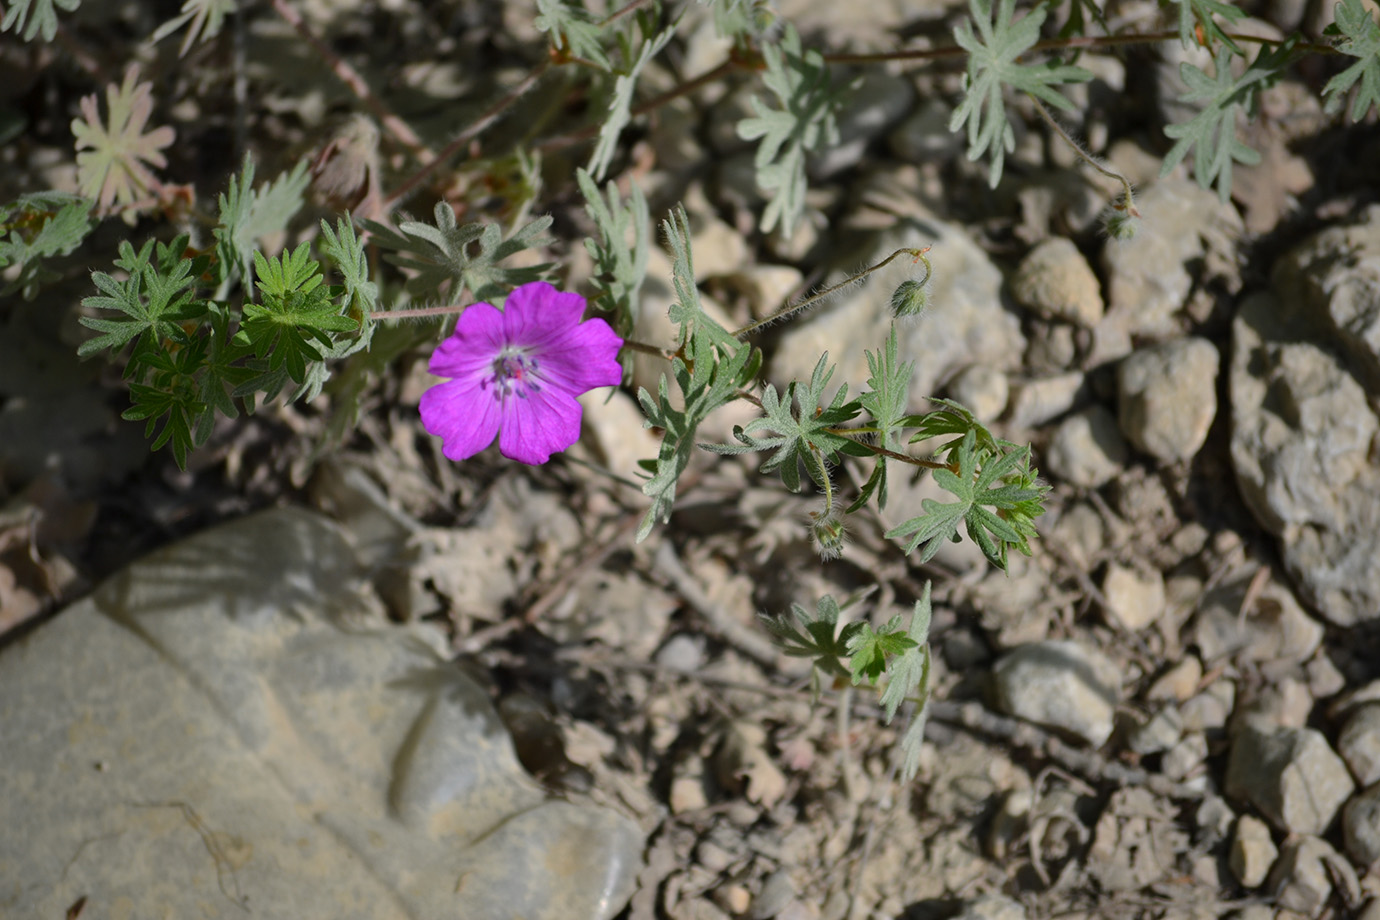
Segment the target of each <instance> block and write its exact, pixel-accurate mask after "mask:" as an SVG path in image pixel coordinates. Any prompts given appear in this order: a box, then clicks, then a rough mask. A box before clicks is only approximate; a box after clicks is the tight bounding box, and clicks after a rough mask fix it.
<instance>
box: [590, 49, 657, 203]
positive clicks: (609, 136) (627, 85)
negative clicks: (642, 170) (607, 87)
mask: <svg viewBox="0 0 1380 920" xmlns="http://www.w3.org/2000/svg"><path fill="white" fill-rule="evenodd" d="M678 24H679V23H678V22H677V23H672V24H671V25H670V26H667V27H666V28H665V29H663V30H662V31H661V32H659V33H657V34H656V35H654V36H652V37H650V38H648V37H646V36H644V37H643V40H642V44H641V46H640V47H639V48H638V51H637V54H636V56H634V55H633V54H632V52H631V51H630V50H629V49H628V48H627V47H625V48H624V53H623V58H624V60H625V61H628V62H629V64H628V65H627V66H626V67H625V68H624V69H623V71H622V72H621V73H619V74H618V76H617V77H616V78H615V79H614V81H613V96H612V98H611V99H610V100H609V110H608V113H607V114H606V115H604V118H603V120H602V121H601V122H600V123H599V140H598V141H596V142H595V144H594V153H592V154H591V155H590V158H589V167H588V168H589V172H590V174H591V175H592V176H593V177H594V178H595V179H602V178H604V173H605V172H606V171H607V170H608V168H609V164H610V163H612V162H613V154H614V152H615V151H616V150H617V149H618V138H619V136H620V135H622V133H623V129H624V128H626V127H627V126H628V122H629V121H631V120H632V102H633V91H634V90H635V89H636V88H637V78H638V76H639V75H641V73H642V69H643V68H644V67H646V66H647V64H648V63H649V62H650V61H651V59H652V58H654V57H656V55H657V54H658V53H660V51H661V49H662V48H664V47H666V43H667V42H669V41H670V40H671V36H673V35H675V34H676V26H677V25H678ZM624 44H625V46H626V42H624Z"/></svg>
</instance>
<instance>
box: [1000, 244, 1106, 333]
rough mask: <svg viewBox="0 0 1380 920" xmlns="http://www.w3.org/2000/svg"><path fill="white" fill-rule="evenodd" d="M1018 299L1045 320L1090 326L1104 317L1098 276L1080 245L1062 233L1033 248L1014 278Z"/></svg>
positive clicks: (1014, 288) (1015, 294)
mask: <svg viewBox="0 0 1380 920" xmlns="http://www.w3.org/2000/svg"><path fill="white" fill-rule="evenodd" d="M1011 295H1012V296H1013V297H1014V298H1015V299H1016V302H1017V303H1019V304H1020V305H1021V306H1023V307H1025V308H1026V309H1028V310H1030V311H1032V312H1034V313H1035V314H1037V315H1039V316H1041V317H1043V318H1045V319H1057V320H1062V321H1063V322H1066V323H1074V324H1076V325H1079V326H1085V327H1087V328H1089V329H1091V328H1092V327H1094V326H1096V325H1097V324H1098V323H1099V322H1100V321H1101V320H1102V311H1103V304H1102V291H1101V288H1100V287H1099V285H1098V281H1097V275H1095V274H1093V270H1092V266H1090V265H1089V264H1088V260H1087V259H1085V258H1083V254H1082V253H1081V252H1079V251H1078V247H1077V246H1075V245H1074V244H1073V241H1072V240H1069V239H1067V238H1065V237H1062V236H1056V237H1051V238H1050V239H1047V240H1045V241H1044V242H1042V243H1040V244H1039V245H1037V246H1036V247H1035V248H1034V249H1032V250H1031V251H1030V252H1029V254H1027V255H1026V257H1025V258H1024V259H1022V260H1021V263H1020V265H1018V266H1017V267H1016V273H1015V275H1014V276H1013V277H1012V279H1011Z"/></svg>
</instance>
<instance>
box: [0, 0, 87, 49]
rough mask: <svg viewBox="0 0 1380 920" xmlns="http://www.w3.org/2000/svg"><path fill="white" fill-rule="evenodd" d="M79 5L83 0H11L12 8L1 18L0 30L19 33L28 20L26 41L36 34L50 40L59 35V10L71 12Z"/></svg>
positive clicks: (25, 31) (32, 38)
mask: <svg viewBox="0 0 1380 920" xmlns="http://www.w3.org/2000/svg"><path fill="white" fill-rule="evenodd" d="M79 6H81V0H10V5H9V7H10V8H9V9H7V10H5V18H4V19H3V20H0V32H9V31H13V32H14V33H15V34H16V35H17V34H18V33H19V30H20V29H24V24H25V22H26V21H27V23H28V26H29V27H28V28H27V29H24V41H26V42H31V41H33V40H34V36H35V35H42V36H43V40H44V41H45V42H50V41H52V40H53V36H55V35H57V27H58V20H57V11H58V10H62V11H63V12H64V13H70V12H72V11H73V10H75V9H76V8H77V7H79ZM30 16H32V17H33V18H29V17H30Z"/></svg>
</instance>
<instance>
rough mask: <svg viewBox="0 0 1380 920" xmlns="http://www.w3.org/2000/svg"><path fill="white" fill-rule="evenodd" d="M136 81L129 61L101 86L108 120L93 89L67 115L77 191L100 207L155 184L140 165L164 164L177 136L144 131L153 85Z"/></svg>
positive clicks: (124, 201) (130, 199)
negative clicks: (77, 110)
mask: <svg viewBox="0 0 1380 920" xmlns="http://www.w3.org/2000/svg"><path fill="white" fill-rule="evenodd" d="M13 11H14V7H11V8H10V12H13ZM138 81H139V68H138V66H136V65H134V64H131V65H130V66H129V69H128V70H126V71H125V79H124V83H123V84H121V85H120V86H118V87H117V86H115V84H113V83H112V84H110V85H109V86H107V87H106V91H105V97H106V109H107V111H108V115H109V121H108V123H103V122H102V121H101V114H100V109H99V107H98V106H97V103H96V95H95V94H94V93H93V94H91V95H90V96H84V97H82V100H81V112H82V116H83V117H82V118H76V119H73V120H72V134H73V135H74V136H75V137H76V139H77V144H76V146H77V183H78V186H79V188H78V190H79V191H80V192H81V193H82V194H83V195H85V196H86V197H88V198H94V199H96V204H97V209H98V210H99V211H101V212H109V211H110V210H112V208H113V206H114V205H117V204H118V205H119V208H118V209H119V210H124V209H125V208H127V207H128V206H130V205H132V204H134V203H135V202H136V201H137V200H138V199H140V198H142V197H144V196H147V195H148V194H149V193H150V192H151V191H152V190H153V189H154V188H156V187H157V186H158V184H159V183H158V179H157V178H156V177H155V176H154V175H153V172H152V171H151V170H149V168H148V166H146V165H145V164H146V163H147V164H149V165H151V166H157V167H159V168H162V167H164V166H167V165H168V161H167V160H166V159H165V158H164V156H163V154H162V152H161V151H162V149H163V148H164V147H167V146H168V145H169V144H171V143H172V142H173V140H174V138H175V137H176V136H177V135H176V133H175V132H174V131H173V129H172V128H168V127H163V128H155V129H154V130H152V131H150V132H148V133H147V134H145V133H144V127H145V126H146V125H147V124H148V120H149V116H150V115H152V114H153V96H152V91H153V84H151V83H140V82H138Z"/></svg>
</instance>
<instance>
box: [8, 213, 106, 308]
mask: <svg viewBox="0 0 1380 920" xmlns="http://www.w3.org/2000/svg"><path fill="white" fill-rule="evenodd" d="M91 205H92V202H91V200H90V199H87V198H81V197H78V196H76V195H68V194H65V193H63V192H35V193H32V194H28V195H21V196H20V197H19V198H17V199H15V200H14V201H13V202H11V203H10V204H7V205H0V268H3V267H5V266H9V265H17V266H19V269H18V273H17V274H16V275H15V277H13V278H12V279H10V280H9V281H7V282H5V283H4V284H0V296H5V295H9V294H12V293H14V292H15V291H20V292H21V293H22V294H23V296H24V299H25V300H33V299H34V297H35V296H36V295H37V294H38V290H39V287H40V286H41V285H43V284H45V283H48V282H50V281H55V280H57V278H58V277H59V276H58V275H57V273H56V272H53V271H51V270H50V269H48V268H47V267H46V266H45V265H44V264H43V260H44V259H49V258H52V257H54V256H65V255H69V254H70V253H71V252H72V251H73V250H75V249H76V248H77V247H78V246H80V245H81V243H82V240H84V239H86V236H87V234H89V233H90V232H91V230H92V229H93V228H94V227H95V225H96V224H95V221H93V220H92V219H91Z"/></svg>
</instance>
